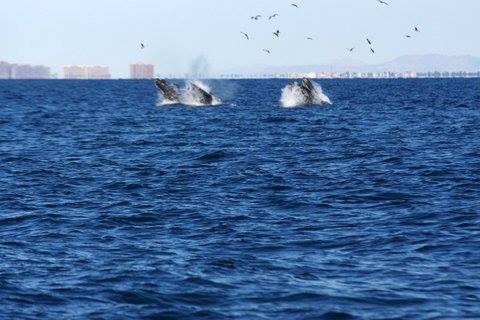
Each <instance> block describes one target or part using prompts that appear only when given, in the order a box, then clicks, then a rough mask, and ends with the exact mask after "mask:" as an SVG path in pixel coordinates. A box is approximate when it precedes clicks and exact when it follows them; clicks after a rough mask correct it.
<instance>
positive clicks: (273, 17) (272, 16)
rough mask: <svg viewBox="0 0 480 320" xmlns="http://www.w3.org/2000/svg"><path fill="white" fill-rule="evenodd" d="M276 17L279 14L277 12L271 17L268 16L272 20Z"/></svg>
mask: <svg viewBox="0 0 480 320" xmlns="http://www.w3.org/2000/svg"><path fill="white" fill-rule="evenodd" d="M275 17H278V14H277V13H275V14H272V15H271V16H270V17H268V20H272V19H273V18H275Z"/></svg>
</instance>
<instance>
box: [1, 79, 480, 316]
mask: <svg viewBox="0 0 480 320" xmlns="http://www.w3.org/2000/svg"><path fill="white" fill-rule="evenodd" d="M180 83H181V82H179V84H180ZM206 83H207V84H208V86H209V87H210V88H211V89H212V90H213V91H214V92H215V94H216V95H217V96H218V97H219V98H220V99H221V101H222V104H221V105H219V106H215V107H186V106H180V105H161V104H160V103H159V97H158V94H157V90H156V88H155V87H154V85H153V82H152V81H127V80H112V81H60V80H58V81H57V80H50V81H2V82H0V309H1V310H0V319H55V320H57V319H285V320H290V319H336V320H344V319H348V320H349V319H480V80H478V79H410V80H322V81H317V83H319V84H320V85H321V86H322V88H323V91H324V93H325V94H326V95H327V96H328V97H329V98H330V100H331V102H332V105H325V106H321V107H297V108H284V107H282V106H281V104H280V102H279V100H280V95H281V91H282V88H284V87H285V86H286V85H287V84H288V80H212V81H206Z"/></svg>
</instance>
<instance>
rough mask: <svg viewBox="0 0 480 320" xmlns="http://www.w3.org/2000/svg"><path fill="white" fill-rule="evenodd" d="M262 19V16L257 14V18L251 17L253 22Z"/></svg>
mask: <svg viewBox="0 0 480 320" xmlns="http://www.w3.org/2000/svg"><path fill="white" fill-rule="evenodd" d="M261 17H262V16H261V15H259V14H257V15H256V16H252V17H250V19H252V20H258V19H260V18H261Z"/></svg>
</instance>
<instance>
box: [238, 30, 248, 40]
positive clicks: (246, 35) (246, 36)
mask: <svg viewBox="0 0 480 320" xmlns="http://www.w3.org/2000/svg"><path fill="white" fill-rule="evenodd" d="M240 33H241V34H243V35H244V36H245V38H247V40H250V37H249V36H248V34H246V33H245V32H240Z"/></svg>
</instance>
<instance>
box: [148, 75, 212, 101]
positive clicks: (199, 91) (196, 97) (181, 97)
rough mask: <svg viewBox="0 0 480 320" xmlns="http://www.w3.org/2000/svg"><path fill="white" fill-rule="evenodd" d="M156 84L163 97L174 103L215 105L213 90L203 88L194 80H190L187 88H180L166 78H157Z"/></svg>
mask: <svg viewBox="0 0 480 320" xmlns="http://www.w3.org/2000/svg"><path fill="white" fill-rule="evenodd" d="M155 86H156V87H157V89H158V90H159V91H160V93H161V94H162V95H163V97H164V98H165V99H166V100H168V101H170V102H174V103H179V104H186V105H190V104H195V105H196V104H200V105H207V106H209V105H213V103H214V96H213V94H212V93H211V92H208V91H207V90H205V89H203V88H201V87H200V86H198V85H197V84H195V83H193V82H189V83H188V84H187V85H186V86H185V88H179V87H177V86H176V85H175V84H173V83H169V82H168V81H167V80H165V79H158V78H157V79H155Z"/></svg>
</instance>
